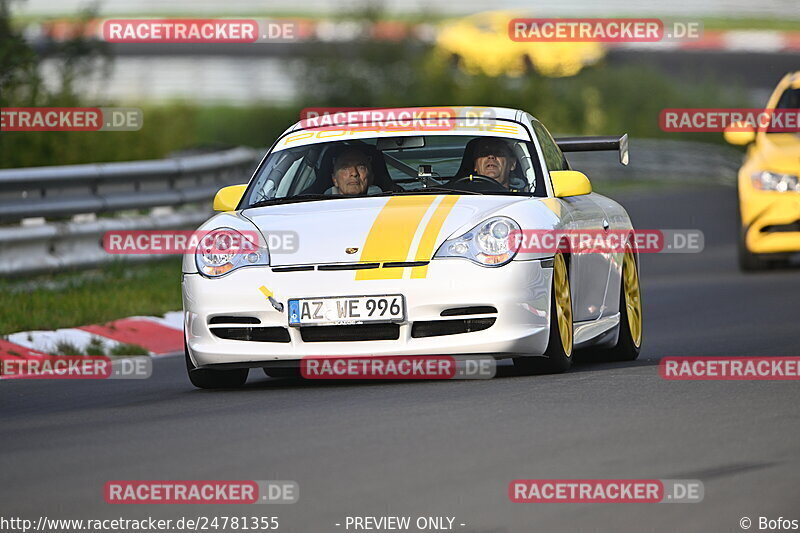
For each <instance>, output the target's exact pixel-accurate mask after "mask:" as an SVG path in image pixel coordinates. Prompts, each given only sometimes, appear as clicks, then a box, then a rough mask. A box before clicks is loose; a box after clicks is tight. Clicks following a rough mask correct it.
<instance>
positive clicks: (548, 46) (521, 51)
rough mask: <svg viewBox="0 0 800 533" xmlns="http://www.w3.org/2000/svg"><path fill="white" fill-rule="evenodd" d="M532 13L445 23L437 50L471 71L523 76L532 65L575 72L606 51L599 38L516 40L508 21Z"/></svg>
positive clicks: (547, 72) (552, 72)
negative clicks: (583, 40) (569, 40)
mask: <svg viewBox="0 0 800 533" xmlns="http://www.w3.org/2000/svg"><path fill="white" fill-rule="evenodd" d="M526 16H527V17H529V16H530V15H529V14H527V15H526V14H521V13H514V12H511V11H491V12H487V13H479V14H477V15H471V16H469V17H466V18H463V19H460V20H457V21H455V22H452V23H450V24H447V25H445V26H444V27H443V28H442V29H441V30H440V31H439V36H438V37H437V39H436V48H437V50H438V51H439V52H440V53H442V54H445V55H447V56H449V57H454V58H456V59H457V60H458V64H459V66H460V67H461V68H462V69H463V70H464V71H466V72H467V73H468V74H472V75H478V74H484V75H487V76H503V75H507V76H521V75H523V74H525V72H526V71H527V70H529V69H530V68H533V69H535V70H536V71H537V72H539V73H540V74H542V75H544V76H549V77H564V76H574V75H575V74H577V73H578V72H580V71H581V69H583V68H584V67H585V66H588V65H593V64H595V63H597V62H598V61H599V60H600V59H602V58H603V57H604V55H605V49H604V48H603V46H602V45H601V44H600V43H597V42H515V41H512V40H511V37H510V36H509V35H508V23H509V21H510V20H511V19H514V18H524V17H526Z"/></svg>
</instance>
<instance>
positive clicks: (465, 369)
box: [300, 355, 497, 380]
mask: <svg viewBox="0 0 800 533" xmlns="http://www.w3.org/2000/svg"><path fill="white" fill-rule="evenodd" d="M496 373H497V361H495V359H494V358H493V357H488V356H461V357H453V356H449V355H397V356H381V357H358V356H350V357H340V356H311V357H304V358H303V359H301V360H300V374H301V375H302V376H303V377H304V378H305V379H392V380H393V379H491V378H493V377H495V375H496Z"/></svg>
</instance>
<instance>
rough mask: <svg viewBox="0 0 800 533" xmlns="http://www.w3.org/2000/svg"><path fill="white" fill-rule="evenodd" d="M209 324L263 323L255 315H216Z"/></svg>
mask: <svg viewBox="0 0 800 533" xmlns="http://www.w3.org/2000/svg"><path fill="white" fill-rule="evenodd" d="M208 323H209V324H261V321H260V320H259V319H257V318H256V317H254V316H215V317H211V319H210V320H209V321H208Z"/></svg>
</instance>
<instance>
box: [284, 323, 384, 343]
mask: <svg viewBox="0 0 800 533" xmlns="http://www.w3.org/2000/svg"><path fill="white" fill-rule="evenodd" d="M300 336H301V337H302V338H303V341H304V342H336V341H385V340H397V339H399V338H400V326H399V325H398V324H356V325H347V326H304V327H301V328H300Z"/></svg>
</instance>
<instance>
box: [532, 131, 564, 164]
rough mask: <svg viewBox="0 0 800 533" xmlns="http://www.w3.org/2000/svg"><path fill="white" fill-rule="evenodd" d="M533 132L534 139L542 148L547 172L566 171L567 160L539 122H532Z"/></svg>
mask: <svg viewBox="0 0 800 533" xmlns="http://www.w3.org/2000/svg"><path fill="white" fill-rule="evenodd" d="M532 122H533V131H534V133H535V134H536V138H537V139H538V140H539V145H540V146H541V147H542V153H543V154H544V162H545V163H546V164H547V170H568V169H569V166H568V165H567V160H566V158H565V157H564V154H563V153H562V152H561V148H559V147H558V145H557V144H556V142H555V141H554V140H553V137H552V135H550V132H549V131H547V129H545V127H544V126H543V125H542V123H541V122H539V121H538V120H535V119H534V120H533V121H532Z"/></svg>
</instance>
